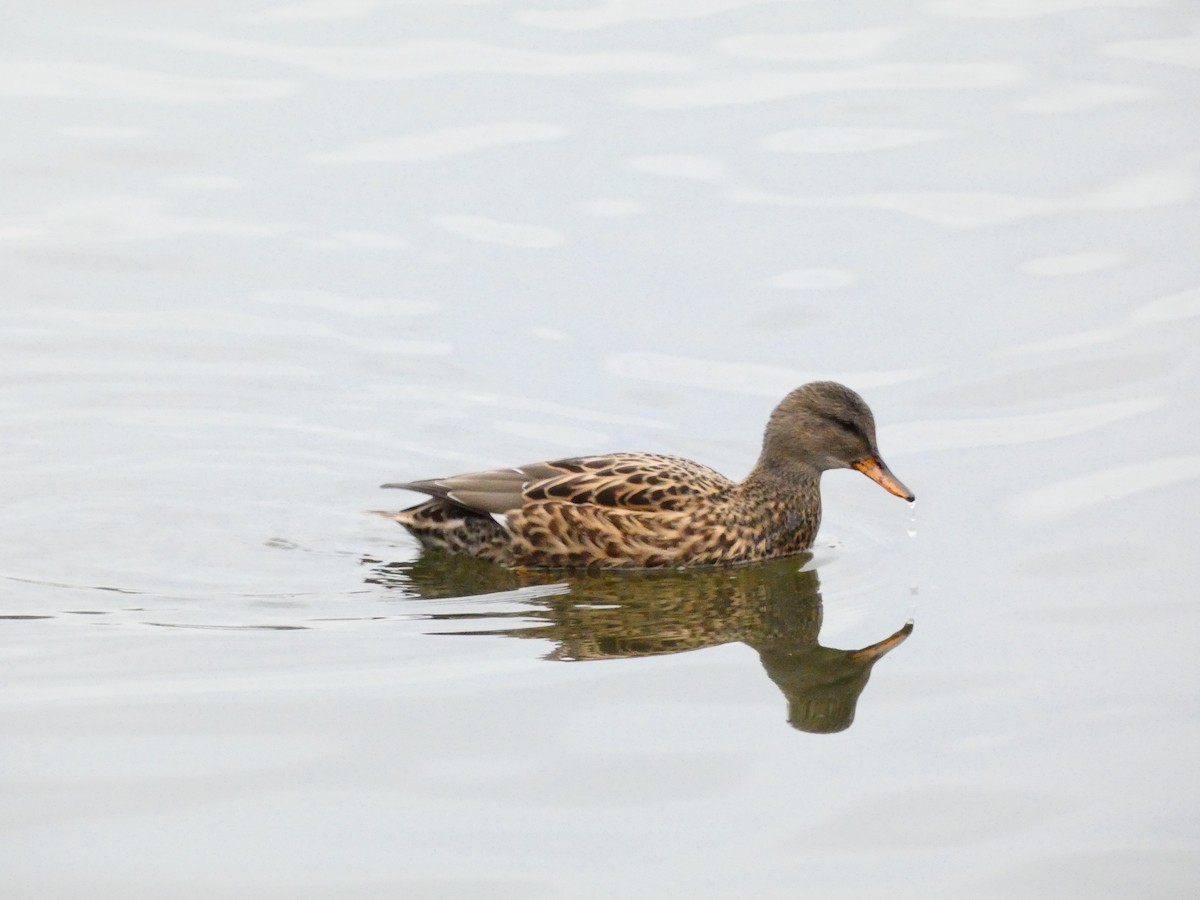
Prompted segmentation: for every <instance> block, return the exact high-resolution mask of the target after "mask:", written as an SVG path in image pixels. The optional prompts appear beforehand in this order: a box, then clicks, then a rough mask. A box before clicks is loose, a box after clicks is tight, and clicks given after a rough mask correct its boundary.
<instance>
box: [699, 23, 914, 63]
mask: <svg viewBox="0 0 1200 900" xmlns="http://www.w3.org/2000/svg"><path fill="white" fill-rule="evenodd" d="M906 33H907V30H906V29H903V28H865V29H860V30H857V31H832V32H824V33H816V32H806V33H800V34H737V35H734V36H733V37H727V38H722V39H721V40H719V41H717V50H719V51H720V52H722V53H725V54H727V55H729V56H736V57H740V58H744V59H757V60H763V61H767V62H835V61H840V62H850V61H854V60H860V59H867V58H869V57H872V56H878V55H879V54H881V53H882V52H883V51H884V50H885V49H887V47H888V45H889V44H892V43H894V42H895V41H896V40H897V39H899V38H900V37H901V36H903V35H904V34H906Z"/></svg>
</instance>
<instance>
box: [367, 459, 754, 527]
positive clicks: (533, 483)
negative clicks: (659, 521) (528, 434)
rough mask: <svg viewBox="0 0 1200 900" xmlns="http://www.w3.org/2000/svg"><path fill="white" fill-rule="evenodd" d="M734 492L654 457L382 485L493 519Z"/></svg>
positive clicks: (704, 474) (675, 503)
mask: <svg viewBox="0 0 1200 900" xmlns="http://www.w3.org/2000/svg"><path fill="white" fill-rule="evenodd" d="M732 486H733V482H731V481H730V480H729V479H728V478H726V477H725V476H724V475H721V474H720V473H718V472H715V471H714V470H712V469H710V468H708V467H707V466H702V465H699V464H698V463H694V462H692V461H691V460H687V459H682V458H680V457H676V456H664V455H660V454H655V453H618V454H611V455H605V456H580V457H572V458H569V459H559V460H546V461H543V462H536V463H529V464H528V465H524V466H517V467H515V468H510V469H492V470H489V471H486V472H470V473H467V474H465V475H455V476H452V477H450V478H435V479H430V480H428V481H408V482H397V483H393V484H385V485H382V487H385V488H402V489H404V490H409V491H417V492H419V493H423V494H429V495H430V496H433V497H441V498H444V499H446V500H449V501H450V502H451V503H456V504H458V505H459V506H462V507H464V508H466V509H470V510H476V511H478V512H481V513H487V514H490V515H497V514H499V515H504V514H507V513H510V512H512V511H514V510H517V509H520V508H521V507H522V506H524V505H525V504H527V503H531V502H535V503H543V502H554V501H558V502H566V503H571V504H575V505H586V506H599V507H606V508H609V509H627V510H634V511H636V510H642V511H647V512H648V511H651V510H676V509H678V508H679V507H680V505H681V504H686V503H688V502H691V501H694V500H695V499H696V498H697V497H698V496H704V497H715V496H718V495H720V494H722V493H724V492H725V491H727V490H728V489H729V488H731V487H732Z"/></svg>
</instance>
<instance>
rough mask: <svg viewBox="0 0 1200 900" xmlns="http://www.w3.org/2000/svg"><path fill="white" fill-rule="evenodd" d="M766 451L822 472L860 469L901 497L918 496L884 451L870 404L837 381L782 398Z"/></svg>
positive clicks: (769, 428)
mask: <svg viewBox="0 0 1200 900" xmlns="http://www.w3.org/2000/svg"><path fill="white" fill-rule="evenodd" d="M763 456H764V457H765V458H767V459H771V460H774V461H781V462H782V461H790V462H793V463H796V462H798V463H801V464H802V465H805V466H806V467H811V468H814V469H816V470H817V471H818V472H824V471H825V470H826V469H857V470H858V471H860V472H862V473H863V474H864V475H866V476H867V477H868V478H870V479H871V480H872V481H874V482H876V483H877V484H879V485H881V486H882V487H884V488H885V489H887V490H888V491H890V492H891V493H893V494H895V495H896V496H897V497H903V498H904V499H905V500H908V501H912V500H915V499H916V497H914V496H913V493H912V491H910V490H909V489H908V488H906V487H905V486H904V485H903V484H902V483H901V481H900V479H898V478H897V477H896V476H895V475H893V474H892V473H891V470H889V469H888V467H887V466H886V465H885V464H884V462H883V459H882V458H881V457H880V455H879V448H878V447H877V446H876V445H875V417H874V416H873V415H872V414H871V408H870V407H869V406H867V403H866V401H865V400H863V398H862V397H860V396H859V395H858V394H856V393H855V392H854V391H852V390H850V388H848V387H846V386H845V385H844V384H838V383H837V382H836V381H814V382H812V383H811V384H806V385H802V386H801V387H798V388H796V389H795V390H794V391H792V392H791V393H790V394H788V395H787V396H786V397H784V398H783V401H782V402H781V403H780V404H779V405H778V406H777V407H775V411H774V412H773V413H771V419H770V421H769V422H768V423H767V433H766V436H765V437H764V438H763Z"/></svg>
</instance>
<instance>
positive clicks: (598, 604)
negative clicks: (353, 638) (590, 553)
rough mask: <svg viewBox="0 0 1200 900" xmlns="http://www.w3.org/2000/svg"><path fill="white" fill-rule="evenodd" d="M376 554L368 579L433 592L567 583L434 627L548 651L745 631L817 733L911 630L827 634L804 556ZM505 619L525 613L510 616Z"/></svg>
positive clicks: (839, 725)
mask: <svg viewBox="0 0 1200 900" xmlns="http://www.w3.org/2000/svg"><path fill="white" fill-rule="evenodd" d="M368 563H369V564H370V565H371V566H372V569H371V574H370V576H368V578H367V580H368V581H369V582H372V583H375V584H380V585H384V586H386V587H393V588H397V589H401V590H404V591H405V592H407V593H413V594H416V595H417V596H419V597H422V598H427V599H444V598H458V597H466V596H470V595H473V594H480V593H495V592H502V591H514V590H517V589H520V588H531V587H534V586H538V585H544V586H547V587H548V586H552V585H557V586H561V588H562V589H561V591H559V592H555V593H543V592H541V591H530V592H528V593H526V594H524V595H518V596H517V597H516V598H514V599H516V600H517V602H519V603H520V604H521V606H522V609H520V610H519V611H514V612H495V611H487V612H475V611H466V612H454V613H439V612H434V613H431V614H430V615H429V620H430V621H431V622H434V623H439V622H440V623H443V624H444V625H446V626H449V624H450V623H451V622H454V623H455V624H456V626H461V625H462V624H464V623H465V622H479V623H480V625H481V626H484V625H485V623H486V627H480V628H477V629H470V630H461V629H459V628H456V630H454V631H440V630H439V629H438V628H437V627H436V626H435V627H434V628H432V629H431V631H433V632H435V633H443V634H458V635H480V634H487V635H504V636H508V637H515V638H536V639H539V640H551V641H553V642H554V644H555V647H554V649H553V650H552V651H551V652H550V653H549V654H547V657H546V658H547V659H557V660H565V661H576V660H600V659H630V658H633V657H638V656H658V655H663V654H668V653H680V652H682V651H684V650H698V649H701V648H703V647H715V646H718V645H720V644H727V643H730V642H732V641H740V642H742V643H744V644H747V645H748V646H750V647H752V648H754V650H756V651H757V652H758V656H759V659H760V660H761V662H762V665H763V668H764V669H765V670H766V672H767V675H768V677H770V679H771V680H772V681H773V682H775V684H776V685H777V686H778V687H779V689H780V690H781V691H782V692H783V694H784V696H785V697H786V698H787V703H788V722H789V723H790V724H791V725H792V726H793V727H794V728H797V729H799V730H801V731H806V732H810V733H814V734H831V733H834V732H838V731H844V730H845V729H847V728H849V727H850V725H851V723H853V721H854V713H855V709H856V708H857V706H858V698H859V696H860V695H861V694H862V692H863V689H864V688H865V687H866V685H867V681H868V679H869V678H870V676H871V669H872V667H873V666H874V665H875V663H876V662H878V660H879V659H880V658H881V657H883V655H884V654H886V653H887V652H888V651H889V650H891V649H893V648H894V647H896V646H898V645H899V644H901V643H902V642H903V641H904V639H905V638H907V637H908V635H909V633H910V632H911V631H912V624H911V623H909V624H906V625H905V626H904V627H903V628H901V629H900V630H899V631H897V632H895V633H894V634H892V635H890V636H889V637H887V638H885V639H883V640H882V641H879V642H878V643H875V644H872V645H870V646H869V647H863V648H862V649H859V650H839V649H835V648H833V647H823V646H821V644H820V643H819V642H818V636H819V634H820V630H821V620H822V606H821V593H820V581H819V579H818V577H817V573H816V572H815V571H802V570H801V565H802V564H803V558H795V557H793V558H789V559H781V560H774V561H771V562H767V563H759V564H756V565H752V566H744V567H739V568H732V569H715V570H711V569H710V570H704V569H687V570H679V571H653V572H611V571H609V572H604V571H601V572H571V573H567V572H561V571H560V572H552V571H542V572H538V571H533V572H530V571H523V572H518V571H513V570H510V569H504V568H501V567H499V566H496V565H493V564H491V563H487V562H483V561H481V560H475V559H466V558H463V557H457V556H450V555H447V554H443V553H438V552H428V551H427V552H425V553H423V554H422V555H421V556H420V557H419V558H418V559H417V560H415V561H413V562H403V563H380V562H377V561H374V560H370V561H368ZM504 619H519V620H520V622H521V624H520V625H515V624H514V626H513V627H505V626H504V624H503V620H504ZM530 619H533V620H535V621H536V622H537V624H535V625H530V624H528V623H529V621H530ZM498 623H499V624H498Z"/></svg>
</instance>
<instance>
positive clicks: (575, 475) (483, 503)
mask: <svg viewBox="0 0 1200 900" xmlns="http://www.w3.org/2000/svg"><path fill="white" fill-rule="evenodd" d="M833 468H855V469H858V470H859V471H861V472H863V473H865V474H866V475H868V476H869V477H870V478H872V479H873V480H875V481H877V482H878V483H879V484H881V485H883V487H885V488H886V489H887V490H889V491H891V492H892V493H893V494H896V495H897V496H900V497H904V498H905V499H907V500H912V499H913V497H912V494H911V493H910V492H909V490H908V489H907V488H906V487H904V485H902V484H901V483H900V482H899V481H898V480H897V479H896V478H895V476H893V475H892V474H891V472H889V471H888V468H887V466H885V465H884V464H883V461H882V460H881V459H880V457H879V450H878V448H877V447H876V445H875V420H874V417H873V416H872V415H871V410H870V409H869V408H868V407H867V404H866V403H865V402H864V401H863V399H862V398H861V397H859V396H858V394H856V393H854V391H852V390H850V389H849V388H847V387H845V386H843V385H840V384H837V383H835V382H831V381H822V382H814V383H812V384H806V385H804V386H803V387H799V388H797V389H796V390H794V391H792V392H791V393H790V394H788V395H787V397H785V398H784V399H783V401H782V402H781V403H780V404H779V405H778V406H777V407H776V408H775V411H774V412H773V413H772V414H771V418H770V421H769V422H768V424H767V429H766V434H765V435H764V438H763V449H762V454H761V455H760V456H759V459H758V463H757V464H756V465H755V467H754V469H753V471H751V473H750V474H749V475H748V476H747V477H746V479H745V480H744V481H742V482H740V483H736V482H733V481H730V480H729V479H728V478H726V477H725V476H724V475H721V474H720V473H718V472H714V471H713V470H712V469H710V468H708V467H707V466H702V465H700V464H699V463H695V462H692V461H691V460H687V459H683V458H682V457H678V456H664V455H662V454H657V453H613V454H608V455H604V456H583V457H574V458H570V459H559V460H552V461H546V462H537V463H531V464H529V465H524V466H518V467H515V468H511V469H496V470H493V471H488V472H474V473H470V474H467V475H456V476H453V477H451V478H438V479H434V480H430V481H412V482H405V483H397V484H385V485H383V487H388V488H403V489H405V490H410V491H418V492H420V493H424V494H429V495H430V497H431V498H432V499H430V500H426V501H425V502H424V503H421V504H419V505H417V506H414V507H411V508H409V509H406V510H403V511H401V512H397V513H392V514H390V515H391V516H392V518H394V519H395V520H396V521H397V522H399V523H400V524H401V525H403V526H404V527H405V528H407V529H408V530H409V531H410V532H411V533H412V534H413V535H415V536H416V537H417V539H418V540H420V541H421V543H422V544H423V545H425V546H427V547H436V548H439V549H444V550H449V551H450V552H452V553H465V554H468V555H471V556H477V557H480V558H482V559H488V560H491V561H492V562H497V563H500V564H502V565H506V566H524V567H530V568H559V567H563V568H579V567H589V568H596V567H598V568H661V567H667V566H705V565H729V564H732V563H740V562H750V561H753V560H760V559H771V558H774V557H778V556H789V555H792V554H795V553H800V552H801V551H804V550H807V549H808V548H809V547H810V546H812V541H813V538H814V536H815V535H816V533H817V527H818V526H819V525H820V522H821V491H820V478H821V473H822V472H823V471H825V470H827V469H833Z"/></svg>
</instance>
